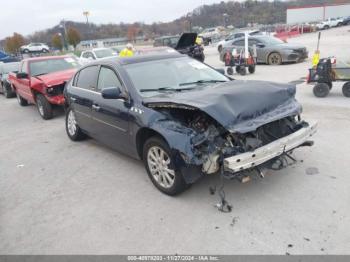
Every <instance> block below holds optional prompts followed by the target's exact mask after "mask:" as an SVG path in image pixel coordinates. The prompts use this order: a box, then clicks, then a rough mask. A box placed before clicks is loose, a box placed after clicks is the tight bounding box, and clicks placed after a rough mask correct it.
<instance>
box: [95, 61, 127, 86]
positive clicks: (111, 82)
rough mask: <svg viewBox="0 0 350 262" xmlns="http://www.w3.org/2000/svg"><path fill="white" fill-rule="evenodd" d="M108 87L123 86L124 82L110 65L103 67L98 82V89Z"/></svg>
mask: <svg viewBox="0 0 350 262" xmlns="http://www.w3.org/2000/svg"><path fill="white" fill-rule="evenodd" d="M107 87H119V88H121V87H122V84H121V82H120V80H119V78H118V76H117V75H116V73H115V72H114V71H113V70H112V69H110V68H108V67H101V70H100V74H99V76H98V84H97V90H98V91H102V90H103V89H104V88H107Z"/></svg>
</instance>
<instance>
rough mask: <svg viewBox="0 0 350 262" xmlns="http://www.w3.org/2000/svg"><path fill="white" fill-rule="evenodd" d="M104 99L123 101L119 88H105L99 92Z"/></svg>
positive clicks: (123, 97)
mask: <svg viewBox="0 0 350 262" xmlns="http://www.w3.org/2000/svg"><path fill="white" fill-rule="evenodd" d="M101 94H102V97H103V98H104V99H120V98H121V99H125V96H124V95H123V93H122V92H121V90H120V88H119V87H107V88H104V89H103V90H102V92H101Z"/></svg>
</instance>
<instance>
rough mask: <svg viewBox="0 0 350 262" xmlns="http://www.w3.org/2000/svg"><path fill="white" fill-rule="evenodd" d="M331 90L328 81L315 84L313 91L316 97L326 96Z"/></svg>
mask: <svg viewBox="0 0 350 262" xmlns="http://www.w3.org/2000/svg"><path fill="white" fill-rule="evenodd" d="M329 91H330V88H329V86H328V85H327V84H326V83H317V84H316V85H315V86H314V89H313V92H314V95H315V96H316V97H320V98H322V97H326V96H328V94H329Z"/></svg>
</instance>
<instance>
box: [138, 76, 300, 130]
mask: <svg viewBox="0 0 350 262" xmlns="http://www.w3.org/2000/svg"><path fill="white" fill-rule="evenodd" d="M295 91H296V88H295V85H289V84H277V83H271V82H264V81H237V80H236V81H231V82H227V83H222V84H219V85H216V86H214V87H207V88H206V87H204V88H202V89H200V88H199V89H195V90H194V91H188V92H182V93H162V94H160V95H158V96H153V97H149V98H144V100H143V103H144V105H145V106H147V107H150V108H164V107H166V108H185V109H190V110H191V109H199V110H201V111H203V112H205V113H206V114H208V115H209V116H211V117H212V118H213V119H215V120H216V121H217V122H218V123H220V124H221V125H222V126H223V127H224V128H226V129H227V130H228V131H230V132H238V133H246V132H251V131H254V130H255V129H257V128H258V127H259V126H262V125H265V124H267V123H270V122H273V121H276V120H278V119H282V118H285V117H287V116H293V115H297V114H300V113H301V106H300V105H299V104H298V102H297V101H296V100H295V98H294V96H295Z"/></svg>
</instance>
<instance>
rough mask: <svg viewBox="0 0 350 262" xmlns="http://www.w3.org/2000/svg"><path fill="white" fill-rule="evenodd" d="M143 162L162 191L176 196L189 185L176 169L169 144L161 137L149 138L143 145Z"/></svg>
mask: <svg viewBox="0 0 350 262" xmlns="http://www.w3.org/2000/svg"><path fill="white" fill-rule="evenodd" d="M143 162H144V165H145V168H146V170H147V173H148V176H149V178H150V179H151V181H152V183H153V185H154V186H155V187H156V188H158V190H160V191H161V192H162V193H164V194H167V195H170V196H174V195H177V194H179V193H181V192H183V191H184V190H186V189H187V188H188V187H189V185H188V184H186V182H185V180H184V178H183V176H182V174H181V172H180V171H178V170H176V168H175V165H174V160H173V159H172V157H171V151H170V148H169V146H168V144H167V143H166V142H165V141H164V140H163V139H161V138H159V137H151V138H149V139H148V140H147V141H146V143H145V144H144V147H143Z"/></svg>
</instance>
